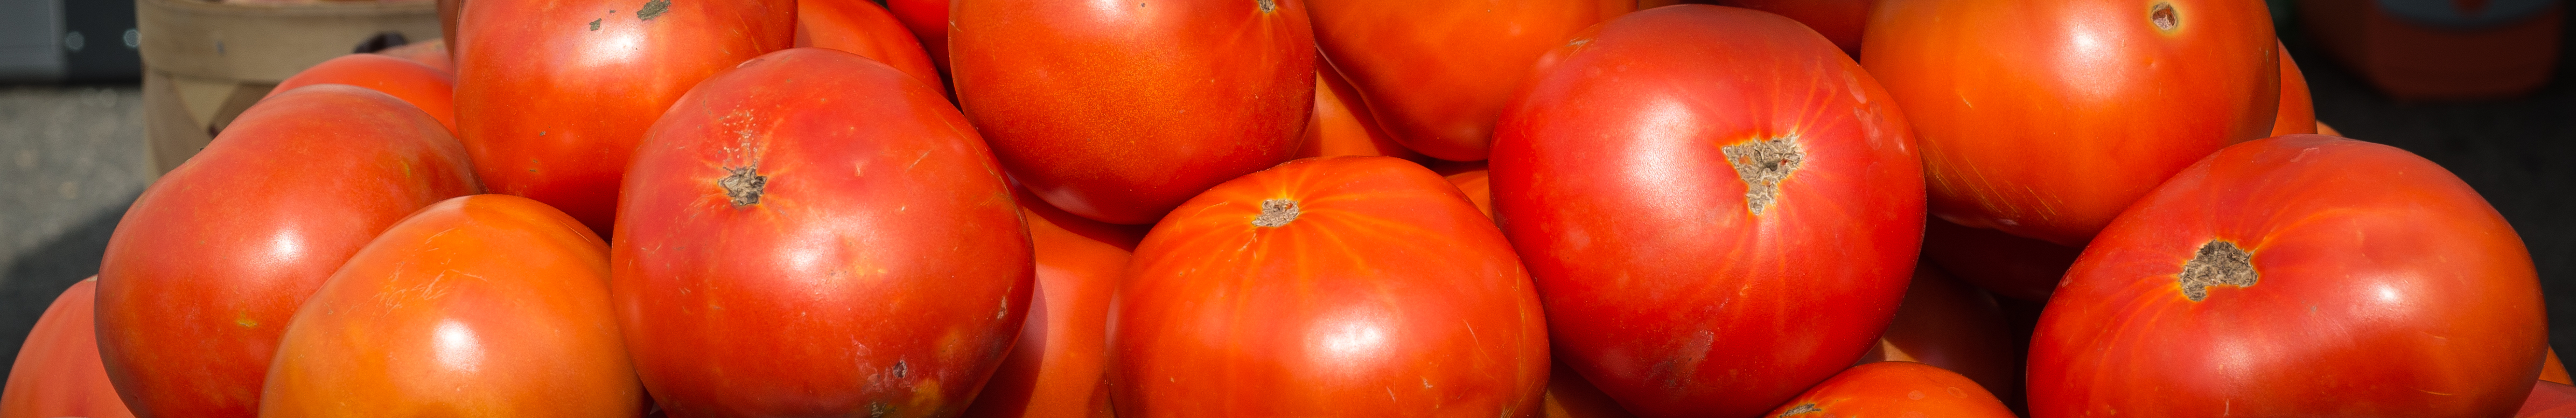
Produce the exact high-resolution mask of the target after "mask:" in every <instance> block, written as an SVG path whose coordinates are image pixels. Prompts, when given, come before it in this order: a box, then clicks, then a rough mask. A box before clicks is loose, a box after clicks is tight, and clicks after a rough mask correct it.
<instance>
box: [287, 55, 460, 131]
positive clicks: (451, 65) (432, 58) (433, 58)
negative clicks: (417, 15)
mask: <svg viewBox="0 0 2576 418" xmlns="http://www.w3.org/2000/svg"><path fill="white" fill-rule="evenodd" d="M376 54H378V55H384V56H389V57H394V58H401V59H407V60H411V61H412V62H417V63H420V65H427V66H429V68H436V69H438V72H440V73H445V74H447V76H448V77H447V78H448V79H449V83H450V84H453V83H454V82H455V78H456V59H455V57H453V56H449V55H448V54H447V41H445V40H438V39H432V40H429V42H413V43H409V44H404V45H403V46H397V47H393V48H386V49H385V50H383V51H376ZM308 71H309V69H308ZM451 94H453V93H452V92H451ZM453 107H454V106H450V109H448V113H455V112H456V109H454V108H453Z"/></svg>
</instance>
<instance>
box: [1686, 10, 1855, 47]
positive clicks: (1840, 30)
mask: <svg viewBox="0 0 2576 418" xmlns="http://www.w3.org/2000/svg"><path fill="white" fill-rule="evenodd" d="M1870 2H1871V0H1716V4H1718V5H1721V6H1735V7H1742V8H1747V9H1753V10H1760V11H1765V12H1771V13H1777V14H1779V15H1780V16H1783V17H1788V18H1790V19H1795V20H1797V21H1798V23H1801V24H1805V25H1807V28H1808V29H1815V30H1816V34H1818V35H1824V36H1825V39H1826V40H1831V41H1834V47H1837V48H1842V50H1843V53H1845V54H1851V55H1852V56H1860V33H1861V26H1862V25H1864V24H1867V23H1869V5H1870Z"/></svg>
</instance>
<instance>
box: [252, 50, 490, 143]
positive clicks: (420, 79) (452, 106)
mask: <svg viewBox="0 0 2576 418" xmlns="http://www.w3.org/2000/svg"><path fill="white" fill-rule="evenodd" d="M315 84H347V85H352V86H358V87H365V88H367V89H370V90H375V91H379V92H384V93H385V94H389V95H393V96H394V98H396V99H402V101H403V103H410V104H411V105H412V107H417V108H420V110H421V111H422V112H426V113H429V117H430V118H432V119H438V125H439V126H444V127H447V131H448V132H450V133H454V132H456V100H455V91H456V77H455V76H453V75H450V74H448V73H447V72H446V71H440V70H439V69H437V68H432V67H430V66H428V65H425V64H422V63H420V62H418V61H412V60H407V59H402V58H397V57H394V56H389V55H380V54H349V55H342V56H340V57H339V58H332V59H330V60H326V61H322V63H321V64H314V65H313V68H306V69H304V71H302V72H298V73H295V75H294V76H291V77H287V78H286V80H285V81H279V82H278V83H277V88H276V89H271V90H269V91H268V97H277V94H278V93H285V92H286V91H287V90H294V89H295V88H296V87H304V86H310V85H315Z"/></svg>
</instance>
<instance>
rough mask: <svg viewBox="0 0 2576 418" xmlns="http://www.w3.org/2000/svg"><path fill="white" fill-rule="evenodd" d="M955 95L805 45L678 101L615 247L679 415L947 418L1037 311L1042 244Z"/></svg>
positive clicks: (647, 359)
mask: <svg viewBox="0 0 2576 418" xmlns="http://www.w3.org/2000/svg"><path fill="white" fill-rule="evenodd" d="M954 109H955V108H951V107H949V106H948V100H947V99H944V98H942V97H941V96H940V93H939V90H937V89H935V88H932V87H931V86H928V85H924V84H921V82H920V81H918V80H914V79H913V78H912V76H910V75H906V74H904V73H903V72H901V71H897V70H895V69H894V68H892V67H887V66H885V65H884V64H880V63H877V62H875V61H870V60H868V59H866V58H862V57H860V56H858V55H853V54H849V53H844V52H840V51H834V50H829V49H822V48H796V49H791V50H786V51H780V52H776V53H772V54H769V55H764V56H761V57H760V58H757V59H754V60H752V61H749V62H744V63H743V64H742V66H741V67H738V68H735V69H732V70H727V71H726V72H724V73H721V74H718V75H716V76H715V77H710V78H708V79H707V81H706V82H703V83H699V84H698V87H697V88H696V89H692V90H690V92H689V94H688V95H687V96H683V97H682V98H681V100H680V104H679V105H678V106H674V107H672V108H671V113H670V114H669V115H668V116H666V117H664V118H662V120H661V121H660V122H657V123H655V124H654V125H653V130H652V131H651V132H649V133H648V134H647V135H646V138H645V142H644V145H643V146H641V147H639V148H638V149H637V152H636V154H635V165H634V166H632V167H631V168H630V169H629V171H628V175H627V176H626V187H625V189H624V192H623V193H624V199H625V200H624V201H623V202H621V204H620V205H619V208H620V212H621V213H620V214H619V216H618V219H619V221H618V231H621V232H619V233H618V234H617V236H616V237H615V242H614V245H613V246H612V248H611V251H612V252H611V253H610V257H611V261H612V265H613V267H614V269H615V272H616V280H615V285H614V286H613V289H614V291H615V296H616V298H615V301H616V303H617V307H618V312H619V313H620V318H619V320H620V323H621V324H623V325H624V328H623V329H624V330H625V331H626V337H627V338H626V341H627V342H628V344H627V348H628V349H629V350H631V351H632V352H633V354H634V356H635V362H636V371H637V372H638V373H639V374H641V375H642V376H643V379H644V385H645V387H646V388H648V389H651V392H652V394H653V397H654V399H657V400H659V401H660V402H661V407H662V409H664V410H667V411H670V412H671V415H672V416H682V417H695V416H825V415H829V416H854V415H875V416H953V415H956V414H957V413H958V412H960V411H962V410H964V409H966V403H967V402H968V401H969V400H970V399H972V398H973V397H974V396H975V390H976V389H977V388H979V387H982V386H983V384H984V380H985V378H986V377H988V376H991V375H992V373H993V370H994V367H995V366H997V365H999V364H1001V362H1002V358H1003V355H1004V354H1005V353H1006V352H1007V351H1008V350H1009V349H1010V348H1011V342H1012V337H1013V335H1014V334H1015V332H1016V331H1018V330H1019V329H1020V319H1021V318H1022V317H1023V316H1025V315H1026V314H1027V312H1028V310H1029V292H1030V287H1031V285H1030V280H1031V276H1032V275H1034V274H1035V272H1034V270H1033V267H1031V264H1030V259H1029V233H1028V229H1027V228H1026V227H1024V226H1022V224H1021V220H1020V213H1019V209H1018V208H1016V207H1015V205H1014V204H1013V203H1012V199H1011V190H1010V189H1009V186H1008V185H1006V184H1005V183H1004V180H1003V178H1002V174H1001V169H1000V168H999V167H996V166H994V164H993V157H992V154H991V153H990V152H988V151H986V150H985V149H984V142H983V141H981V140H979V139H978V138H976V137H975V129H974V128H973V127H971V126H969V125H967V123H966V119H965V117H964V116H962V115H959V114H957V111H956V110H954Z"/></svg>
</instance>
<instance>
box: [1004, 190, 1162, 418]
mask: <svg viewBox="0 0 2576 418" xmlns="http://www.w3.org/2000/svg"><path fill="white" fill-rule="evenodd" d="M1017 197H1018V200H1019V203H1020V213H1021V217H1022V218H1024V219H1027V220H1028V222H1029V238H1030V240H1031V241H1032V242H1033V246H1032V247H1031V248H1032V252H1033V254H1034V259H1035V260H1036V262H1037V271H1038V276H1037V288H1036V289H1035V290H1033V291H1032V293H1035V294H1036V295H1035V296H1031V297H1030V300H1029V303H1032V304H1034V305H1032V306H1030V307H1029V318H1028V320H1027V321H1023V322H1021V324H1020V337H1019V342H1018V343H1016V344H1014V345H1013V347H1012V349H1011V355H1010V357H1009V358H1007V359H1004V360H1003V361H1002V367H1001V369H1000V370H996V371H994V372H993V379H992V380H990V381H987V382H985V383H984V391H983V392H981V393H978V394H976V395H975V404H974V405H973V406H970V407H967V409H966V415H965V416H968V417H1018V416H1039V417H1074V416H1091V417H1107V416H1110V410H1109V380H1108V374H1107V373H1108V372H1107V367H1108V362H1109V361H1108V360H1109V355H1108V351H1109V343H1108V338H1109V299H1110V295H1111V294H1112V293H1116V292H1117V291H1118V277H1119V276H1120V275H1122V274H1125V273H1126V270H1127V259H1128V257H1130V256H1131V255H1133V253H1134V252H1135V250H1136V242H1137V241H1139V240H1142V239H1144V235H1145V234H1144V230H1143V229H1142V228H1136V227H1132V226H1126V225H1111V224H1106V223H1101V222H1100V221H1094V220H1090V219H1084V218H1083V217H1080V216H1074V215H1073V214H1071V213H1065V212H1064V211H1063V210H1059V209H1056V208H1054V207H1050V206H1047V205H1046V202H1043V201H1039V200H1038V199H1037V197H1036V196H1030V195H1027V194H1026V192H1022V193H1020V194H1018V195H1017Z"/></svg>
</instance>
